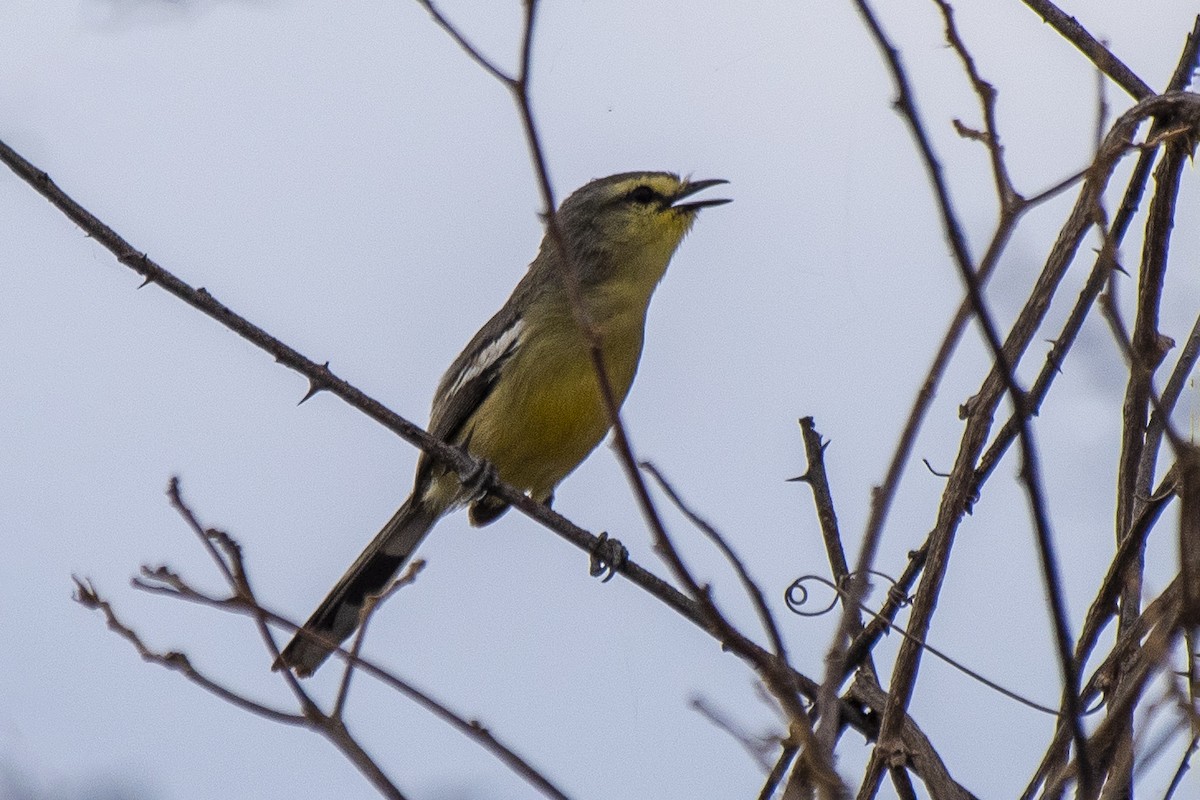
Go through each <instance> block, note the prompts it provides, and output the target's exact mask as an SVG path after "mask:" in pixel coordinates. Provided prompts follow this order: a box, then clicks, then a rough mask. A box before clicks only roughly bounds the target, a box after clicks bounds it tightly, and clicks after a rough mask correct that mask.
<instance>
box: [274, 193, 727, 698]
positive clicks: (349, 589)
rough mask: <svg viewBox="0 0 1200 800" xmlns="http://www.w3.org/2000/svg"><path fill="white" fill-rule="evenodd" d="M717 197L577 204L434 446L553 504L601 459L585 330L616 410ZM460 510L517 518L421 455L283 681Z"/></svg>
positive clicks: (655, 196) (443, 401) (622, 196)
mask: <svg viewBox="0 0 1200 800" xmlns="http://www.w3.org/2000/svg"><path fill="white" fill-rule="evenodd" d="M720 183H725V181H722V180H703V181H691V180H688V179H681V178H680V177H679V176H677V175H674V174H671V173H668V172H626V173H622V174H620V175H611V176H609V177H607V178H600V179H598V180H594V181H592V182H591V183H589V184H587V185H586V186H584V187H583V188H581V189H578V190H577V191H575V192H574V193H573V194H572V195H571V196H570V197H568V198H567V199H566V200H565V201H564V202H563V203H562V205H561V206H560V207H559V209H558V212H557V213H556V214H555V215H554V219H555V222H556V223H557V225H556V227H557V231H558V232H559V234H560V235H561V240H559V239H557V238H556V237H555V236H554V235H552V234H553V233H554V230H553V229H552V228H551V229H548V230H547V233H546V235H545V237H544V238H543V239H542V244H541V248H540V249H539V250H538V254H537V257H536V258H535V259H534V260H533V263H531V264H530V265H529V271H528V272H527V273H526V274H525V277H524V278H523V279H522V280H521V282H520V283H518V284H517V288H516V289H515V290H513V293H512V296H511V297H509V298H508V302H506V303H505V304H504V307H503V308H501V309H500V311H499V312H497V314H496V315H495V316H494V317H492V318H491V319H490V320H488V322H487V324H486V325H484V326H483V327H482V328H480V329H479V332H478V333H476V334H475V336H474V337H473V338H472V339H471V341H470V342H469V343H468V344H467V346H466V347H465V348H464V349H463V351H462V352H461V353H460V354H459V355H458V358H456V359H454V362H453V363H452V364H451V365H450V368H449V369H448V370H447V371H446V374H445V375H444V376H443V377H442V380H441V383H440V384H439V385H438V388H437V391H436V392H435V393H434V396H433V409H432V411H431V413H430V419H429V432H430V433H431V434H432V435H433V436H435V437H437V438H439V439H442V440H443V441H446V442H449V443H451V444H455V445H458V446H459V447H462V448H463V449H465V450H466V451H467V452H468V453H470V454H471V455H472V456H474V457H475V458H477V459H480V460H481V461H483V462H485V463H487V464H489V465H490V466H491V467H492V468H494V470H495V473H496V476H497V477H498V478H499V479H500V480H501V481H503V482H504V483H506V484H508V485H510V486H512V487H514V488H517V489H520V490H521V491H524V492H527V493H528V494H529V495H530V496H531V497H533V498H534V499H535V500H538V501H539V502H546V503H548V502H550V500H551V499H552V497H553V494H554V487H555V486H557V485H558V483H559V482H560V481H561V480H562V479H563V478H565V477H566V476H567V475H568V474H569V473H570V472H571V471H572V470H574V469H575V467H577V466H579V464H580V462H582V461H583V459H584V458H586V457H587V455H588V454H589V453H590V452H591V451H592V450H593V449H595V447H596V445H598V444H599V443H600V441H601V440H602V439H603V438H604V436H605V434H606V433H607V432H608V429H609V427H610V423H611V419H610V415H609V410H608V408H607V407H606V405H605V401H604V399H603V397H602V394H601V388H600V382H599V380H598V378H597V371H596V367H595V363H594V361H593V358H592V356H591V350H590V349H589V337H588V335H587V334H586V333H585V331H584V330H583V329H582V328H581V327H580V319H586V320H587V322H588V324H589V325H590V326H591V328H592V330H593V332H594V333H595V335H596V337H597V338H598V340H599V342H600V345H601V353H602V356H603V359H602V360H603V363H604V369H605V372H606V373H607V377H608V383H609V386H610V387H611V389H612V397H613V401H614V402H615V405H616V407H617V408H619V407H620V405H621V404H622V403H623V402H624V401H625V396H626V394H628V392H629V386H630V384H631V383H632V382H633V376H634V373H636V372H637V366H638V360H639V358H640V357H641V353H642V338H643V333H644V329H645V322H646V310H647V308H648V307H649V305H650V297H651V295H652V294H653V293H654V289H655V287H656V286H657V285H658V282H659V281H660V280H661V279H662V277H663V274H664V273H665V272H666V269H667V264H668V263H669V262H670V260H671V256H672V255H673V254H674V253H675V249H676V248H677V247H678V246H679V243H680V241H682V240H683V237H684V235H685V234H686V233H687V232H688V230H689V229H690V228H691V226H692V223H693V222H695V220H696V214H697V212H698V211H699V210H700V209H702V208H705V207H708V206H715V205H720V204H722V203H727V202H729V201H728V200H725V199H714V200H692V201H690V202H684V201H685V200H687V199H688V198H690V197H692V196H693V195H695V194H696V193H697V192H699V191H701V190H703V189H707V188H709V187H710V186H715V185H717V184H720ZM561 248H565V249H566V251H567V257H566V258H564V257H563V253H562V249H561ZM568 270H571V271H573V273H574V280H575V282H576V283H575V287H574V288H575V289H577V290H578V291H577V292H575V291H572V286H571V284H570V283H569V281H571V280H572V279H571V277H570V273H568V272H567V271H568ZM573 298H574V299H573ZM577 304H579V305H582V309H579V308H576V305H577ZM580 310H582V312H583V316H582V317H581V316H580V315H579V313H578V312H579V311H580ZM463 505H467V506H469V517H470V521H471V524H472V525H477V526H478V525H486V524H488V523H489V522H491V521H493V520H495V519H496V518H497V517H499V516H500V515H501V514H503V513H504V512H505V510H507V508H508V504H507V503H505V502H504V501H503V500H501V499H500V498H498V497H496V496H495V495H492V494H488V493H486V491H485V492H484V493H482V494H481V493H480V492H479V489H478V487H472V486H470V485H466V486H464V483H463V480H462V479H460V477H459V475H458V474H457V473H456V472H455V471H454V470H453V469H448V468H447V467H446V466H444V465H443V464H441V463H440V462H438V461H437V460H436V459H435V458H432V457H430V456H429V455H428V454H427V453H422V454H421V458H420V460H419V461H418V462H417V475H416V479H415V481H414V484H413V490H412V494H411V495H410V496H409V498H408V499H407V500H405V501H404V504H403V505H402V506H400V509H399V510H398V511H396V513H395V514H394V515H392V518H391V519H390V520H389V521H388V523H387V524H386V525H384V527H383V530H381V531H380V532H379V534H378V535H377V536H376V537H375V539H374V540H373V541H372V542H371V543H370V544H369V545H367V548H366V549H365V550H364V551H363V552H362V555H360V556H359V557H358V560H356V561H355V562H354V564H353V565H352V566H351V567H350V569H349V570H347V572H346V574H345V575H343V576H342V579H341V580H339V581H338V582H337V585H336V586H334V587H333V590H332V591H331V592H330V593H329V595H328V596H327V597H326V598H325V599H324V600H323V601H322V602H321V605H320V606H318V607H317V610H316V611H315V612H314V613H313V615H312V617H311V618H310V619H309V620H308V622H306V623H305V624H304V627H303V628H302V629H301V630H300V631H298V632H297V634H296V636H295V638H293V639H292V641H291V643H289V644H288V646H287V647H286V648H285V649H284V651H283V653H282V655H281V656H280V657H279V660H278V661H277V662H276V664H275V668H276V669H279V668H281V667H284V668H289V669H292V670H295V672H296V674H297V675H300V676H307V675H310V674H312V672H313V671H314V670H315V669H316V668H317V667H319V666H320V665H321V663H322V662H323V661H324V660H325V659H326V658H327V657H328V656H329V654H330V653H331V652H332V651H333V649H334V645H335V644H336V643H340V642H342V641H344V640H345V639H346V638H347V637H349V636H350V634H351V633H353V632H354V630H355V628H357V627H358V625H359V622H360V618H361V614H362V609H363V606H364V604H365V602H366V599H367V597H369V596H371V595H374V594H377V593H379V592H380V591H381V590H382V589H383V588H384V587H385V586H386V585H387V583H388V582H389V581H390V580H391V579H392V577H393V576H394V575H396V574H397V572H398V571H399V570H400V568H401V567H402V566H404V564H405V562H406V561H408V559H409V558H410V556H411V555H412V554H413V551H415V550H416V548H417V545H419V544H420V543H421V540H422V539H424V538H425V535H426V534H427V533H429V530H430V529H431V528H432V527H433V525H434V523H436V522H437V520H438V519H439V518H441V517H442V516H443V515H444V514H446V513H447V512H449V511H451V510H453V509H455V508H458V507H461V506H463Z"/></svg>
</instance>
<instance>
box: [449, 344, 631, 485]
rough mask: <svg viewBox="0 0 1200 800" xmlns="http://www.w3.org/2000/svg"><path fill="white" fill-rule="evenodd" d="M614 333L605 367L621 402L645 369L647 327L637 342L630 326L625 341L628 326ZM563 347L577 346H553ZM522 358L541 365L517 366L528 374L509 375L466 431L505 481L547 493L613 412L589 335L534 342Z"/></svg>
mask: <svg viewBox="0 0 1200 800" xmlns="http://www.w3.org/2000/svg"><path fill="white" fill-rule="evenodd" d="M609 334H610V335H609V336H607V337H605V339H604V350H605V354H606V359H605V367H606V371H607V372H608V375H609V381H610V383H611V385H612V390H613V394H614V396H615V397H614V399H615V400H616V403H617V406H618V408H619V407H620V405H621V403H622V402H624V400H625V395H626V394H627V393H628V392H629V386H630V384H631V383H632V381H633V375H634V372H635V371H636V369H637V360H638V356H639V355H640V351H641V329H640V326H638V329H637V330H636V331H634V332H633V335H634V336H635V341H632V342H631V341H630V340H629V338H628V336H629V333H626V338H625V339H624V341H620V339H621V336H620V334H621V332H620V331H612V330H610V331H609ZM631 344H632V347H630V345H631ZM539 345H540V346H539ZM562 347H571V348H572V352H571V353H569V354H564V353H562V352H558V353H547V352H546V349H548V348H562ZM618 353H620V354H623V355H624V356H625V357H624V358H619V357H618V356H617V354H618ZM631 356H632V357H631ZM518 357H521V358H525V359H529V363H530V364H532V365H537V366H533V367H532V368H531V369H512V370H510V374H511V375H522V376H524V377H525V379H524V380H512V381H502V382H501V384H500V385H499V386H497V387H496V390H495V391H494V392H493V393H492V394H491V395H490V396H489V397H488V398H487V399H486V400H485V401H484V405H485V406H488V407H486V408H481V409H480V413H478V414H476V415H475V419H476V420H477V421H476V423H475V425H474V426H473V427H472V429H471V431H469V432H467V431H464V434H466V435H468V436H469V439H466V441H467V443H468V444H467V446H468V449H469V450H470V452H471V453H473V454H474V455H476V456H478V457H480V458H483V459H486V460H487V461H488V462H490V463H491V464H492V465H493V466H494V467H495V468H496V472H497V473H498V475H499V477H500V479H501V480H503V481H504V482H505V483H508V484H510V485H512V486H514V487H516V488H519V489H523V490H525V491H528V492H529V493H530V494H531V495H533V496H534V497H535V498H537V499H539V500H545V499H546V498H547V497H549V495H550V493H551V492H552V491H553V489H554V487H555V486H556V485H557V484H558V483H559V481H561V480H562V479H563V478H565V477H566V476H567V475H568V474H569V473H570V472H571V471H572V470H574V469H575V467H577V466H579V463H580V462H581V461H583V459H584V458H586V457H587V455H588V453H590V452H592V450H593V449H595V447H596V445H598V444H599V443H600V442H601V440H602V439H603V438H604V436H605V434H606V433H607V432H608V429H609V417H608V412H607V410H606V409H605V407H604V401H603V399H602V397H601V394H600V385H599V381H597V380H596V372H595V368H594V366H593V363H592V359H591V358H590V357H589V355H588V353H587V351H586V349H584V347H583V345H582V343H581V342H578V341H576V342H573V343H564V342H561V341H549V342H545V343H530V346H529V347H527V348H525V349H523V351H522V352H521V353H520V354H519V356H518ZM547 365H553V366H552V367H548V366H547ZM509 366H510V367H516V366H518V365H515V364H513V365H509Z"/></svg>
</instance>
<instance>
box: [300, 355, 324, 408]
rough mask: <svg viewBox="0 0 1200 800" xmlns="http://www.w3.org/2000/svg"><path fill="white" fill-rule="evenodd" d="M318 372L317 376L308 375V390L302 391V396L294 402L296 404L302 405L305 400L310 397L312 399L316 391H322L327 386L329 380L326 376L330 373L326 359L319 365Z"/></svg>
mask: <svg viewBox="0 0 1200 800" xmlns="http://www.w3.org/2000/svg"><path fill="white" fill-rule="evenodd" d="M319 372H320V375H319V376H309V378H308V391H307V392H305V393H304V397H301V398H300V402H299V403H296V405H298V406H302V405H304V404H305V403H306V402H308V401H309V400H310V399H312V397H313V396H314V395H316V394H317V393H318V392H323V391H325V390H326V389H328V388H329V380H328V378H327V377H326V376H328V375H329V374H330V373H329V362H328V361H326V362H325V363H324V364H322V365H321V367H320V370H319Z"/></svg>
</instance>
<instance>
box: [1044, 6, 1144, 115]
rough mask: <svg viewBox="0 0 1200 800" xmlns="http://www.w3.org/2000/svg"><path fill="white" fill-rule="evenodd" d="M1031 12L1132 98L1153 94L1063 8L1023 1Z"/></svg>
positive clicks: (1136, 98)
mask: <svg viewBox="0 0 1200 800" xmlns="http://www.w3.org/2000/svg"><path fill="white" fill-rule="evenodd" d="M1023 2H1024V3H1025V5H1027V6H1029V8H1031V9H1032V10H1033V11H1034V13H1036V14H1037V15H1038V16H1039V17H1041V18H1042V19H1043V20H1044V21H1045V22H1047V23H1048V24H1049V25H1050V26H1051V27H1053V28H1054V30H1056V31H1058V33H1059V34H1061V35H1062V37H1063V38H1064V39H1066V40H1067V41H1068V42H1070V43H1071V44H1073V45H1075V46H1076V47H1077V48H1079V51H1080V52H1081V53H1083V54H1084V55H1085V56H1087V57H1088V58H1089V59H1090V60H1091V62H1092V63H1093V64H1095V65H1096V69H1098V70H1100V71H1101V72H1103V73H1104V74H1105V75H1107V76H1108V77H1109V78H1111V79H1112V80H1113V82H1114V83H1116V84H1117V85H1118V86H1120V87H1121V88H1122V89H1124V90H1125V91H1126V92H1128V93H1129V95H1130V96H1131V97H1132V98H1133V99H1134V100H1145V99H1146V98H1147V97H1150V96H1151V95H1153V94H1154V90H1153V89H1151V88H1150V87H1149V86H1147V85H1146V82H1145V81H1143V80H1142V79H1141V78H1139V77H1138V76H1137V75H1135V74H1133V70H1131V69H1129V67H1127V66H1125V65H1124V64H1123V63H1121V60H1120V59H1118V58H1117V57H1116V56H1115V55H1113V54H1112V51H1111V50H1109V49H1108V48H1107V47H1105V46H1104V45H1102V44H1101V43H1100V42H1099V41H1097V40H1096V37H1094V36H1092V35H1091V34H1090V33H1088V32H1087V29H1086V28H1084V27H1083V26H1082V25H1080V24H1079V21H1078V20H1077V19H1075V18H1074V17H1071V16H1068V15H1067V14H1065V13H1063V11H1062V9H1060V8H1059V7H1058V6H1056V5H1054V3H1052V2H1050V0H1023Z"/></svg>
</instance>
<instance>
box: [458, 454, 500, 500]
mask: <svg viewBox="0 0 1200 800" xmlns="http://www.w3.org/2000/svg"><path fill="white" fill-rule="evenodd" d="M468 455H470V454H469V453H468ZM499 481H500V478H499V476H498V475H497V473H496V467H495V466H494V465H493V464H492V462H490V461H488V460H487V459H486V458H477V459H475V466H474V467H472V468H471V469H470V470H468V471H466V472H463V473H460V474H459V476H458V482H459V483H461V484H462V487H463V490H464V491H465V493H466V495H467V498H468V501H472V500H479V499H480V498H482V497H483V496H484V495H485V494H487V490H488V489H489V488H491V487H492V486H494V485H496V484H497V483H498V482H499Z"/></svg>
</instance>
